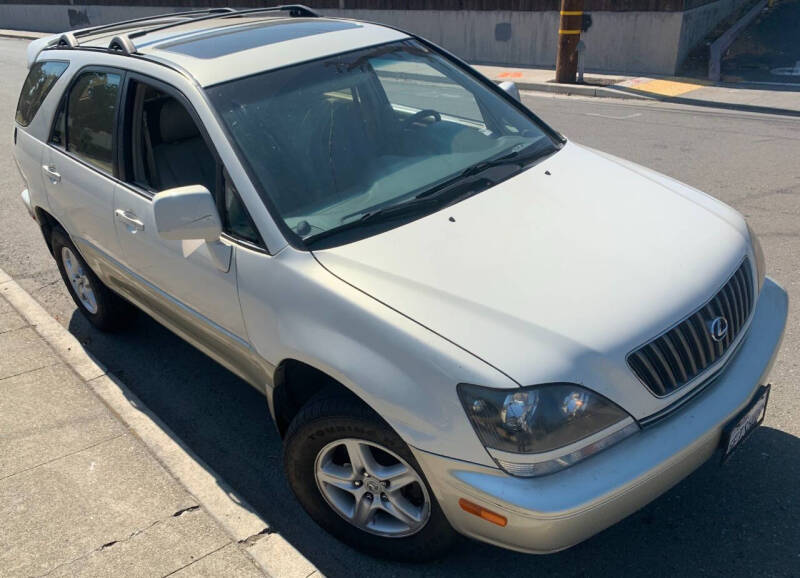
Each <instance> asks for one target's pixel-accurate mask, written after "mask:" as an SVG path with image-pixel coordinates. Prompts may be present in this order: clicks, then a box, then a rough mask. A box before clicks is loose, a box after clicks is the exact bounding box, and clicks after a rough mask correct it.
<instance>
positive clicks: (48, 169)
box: [42, 165, 61, 185]
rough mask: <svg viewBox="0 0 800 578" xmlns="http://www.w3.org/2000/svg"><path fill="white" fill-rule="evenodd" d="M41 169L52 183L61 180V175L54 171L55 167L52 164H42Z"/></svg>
mask: <svg viewBox="0 0 800 578" xmlns="http://www.w3.org/2000/svg"><path fill="white" fill-rule="evenodd" d="M42 171H44V174H46V175H47V178H49V179H50V182H51V183H53V184H54V185H55V184H57V183H60V182H61V175H60V174H59V173H58V171H56V167H54V166H53V165H42Z"/></svg>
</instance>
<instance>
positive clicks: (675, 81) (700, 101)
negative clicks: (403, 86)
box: [475, 65, 800, 116]
mask: <svg viewBox="0 0 800 578" xmlns="http://www.w3.org/2000/svg"><path fill="white" fill-rule="evenodd" d="M475 68H476V69H477V70H478V71H480V72H481V74H483V75H484V76H486V77H487V78H490V79H491V80H493V81H495V82H502V81H504V80H511V81H514V82H515V83H516V84H517V86H518V87H519V88H520V90H533V91H538V92H549V93H553V94H565V95H576V96H597V97H604V98H624V99H639V100H656V101H661V102H673V103H677V104H688V105H694V106H706V107H712V108H724V109H735V110H742V111H745V112H757V113H766V114H784V115H791V116H800V85H797V84H794V85H792V84H786V85H777V84H771V85H768V84H756V83H752V84H744V83H740V84H726V83H717V84H713V83H710V82H707V81H703V80H698V79H692V78H654V77H645V76H637V77H634V76H622V75H610V74H587V75H586V77H585V81H586V84H559V83H556V82H555V80H554V77H555V71H554V70H552V69H549V68H511V67H503V66H483V65H475Z"/></svg>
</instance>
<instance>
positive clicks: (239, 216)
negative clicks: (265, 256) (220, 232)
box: [223, 172, 262, 245]
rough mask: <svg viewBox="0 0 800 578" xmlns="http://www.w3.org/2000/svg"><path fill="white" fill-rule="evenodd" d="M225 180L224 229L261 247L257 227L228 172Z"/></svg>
mask: <svg viewBox="0 0 800 578" xmlns="http://www.w3.org/2000/svg"><path fill="white" fill-rule="evenodd" d="M224 180H225V199H224V205H225V206H224V210H223V214H224V219H225V223H224V228H225V231H226V232H227V233H230V234H231V235H233V236H234V237H239V238H240V239H244V240H245V241H250V242H251V243H255V244H256V245H261V244H262V243H261V238H260V237H259V235H258V231H256V226H255V225H254V224H253V221H252V220H251V219H250V215H249V214H248V213H247V209H245V207H244V204H243V203H242V199H240V198H239V193H238V192H237V191H236V188H235V187H234V186H233V183H232V182H231V180H230V177H228V174H227V172H225V174H224Z"/></svg>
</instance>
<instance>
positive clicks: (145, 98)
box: [109, 74, 248, 357]
mask: <svg viewBox="0 0 800 578" xmlns="http://www.w3.org/2000/svg"><path fill="white" fill-rule="evenodd" d="M124 90H125V102H126V104H125V108H126V110H125V119H126V120H125V124H124V126H123V135H122V139H121V142H122V153H121V154H122V155H123V158H121V159H120V166H121V179H120V180H121V181H122V182H121V183H120V184H118V185H117V186H116V189H115V191H114V207H113V211H111V212H110V215H109V216H110V217H111V216H112V215H113V217H112V218H113V221H114V223H115V226H116V230H117V236H118V238H119V242H120V246H121V248H122V255H123V264H124V265H125V267H126V268H127V269H129V270H130V271H132V272H133V275H132V276H131V278H130V279H121V280H119V283H120V284H122V285H123V286H120V287H119V289H120V290H121V291H122V292H124V293H125V294H128V295H131V296H132V298H133V299H134V300H135V301H136V302H137V303H139V304H140V305H141V306H143V307H144V308H146V309H148V310H149V311H150V312H151V313H153V314H154V315H155V316H156V317H158V318H159V319H160V320H161V321H164V322H165V323H166V324H167V325H169V326H170V327H171V328H172V329H174V330H176V331H177V332H178V333H180V334H182V335H183V336H184V337H186V338H188V339H189V340H190V341H192V342H194V343H195V344H198V341H200V342H202V343H203V344H205V345H206V346H205V347H202V348H203V349H205V350H206V351H207V352H208V349H216V350H217V355H215V357H217V356H218V355H219V354H220V353H221V352H223V351H224V350H226V349H227V348H230V347H233V348H237V347H241V348H248V346H247V339H246V332H245V329H244V323H243V320H242V313H241V308H240V307H239V298H238V294H237V291H236V260H235V255H233V256H232V257H231V260H230V263H229V266H227V267H224V266H223V267H220V266H219V264H218V262H217V261H215V260H214V259H212V256H211V253H210V251H209V246H208V245H207V244H206V243H205V242H204V241H202V240H189V241H167V240H165V239H163V238H161V237H160V236H159V235H158V233H157V231H156V227H155V221H154V217H153V208H152V198H153V196H154V195H155V194H156V193H157V192H159V191H162V190H166V189H170V188H174V187H179V186H185V185H195V184H200V185H204V186H205V187H207V188H208V189H209V190H210V191H212V193H215V192H216V189H217V183H218V182H221V180H222V179H221V169H220V168H219V163H218V161H217V159H216V155H215V154H214V153H213V151H212V149H211V147H210V146H208V144H207V143H206V140H205V139H204V138H203V135H202V134H201V132H200V130H199V128H198V122H197V121H196V120H195V117H194V116H193V115H192V114H191V113H190V112H189V110H190V109H189V108H188V103H187V102H186V101H185V100H184V99H183V98H182V97H181V96H180V95H179V94H177V93H176V92H174V91H173V90H171V89H169V87H165V86H163V85H161V84H160V83H158V82H156V81H149V80H148V81H145V79H142V78H139V77H137V76H136V75H133V74H131V75H129V78H128V82H127V83H126V85H125V88H124Z"/></svg>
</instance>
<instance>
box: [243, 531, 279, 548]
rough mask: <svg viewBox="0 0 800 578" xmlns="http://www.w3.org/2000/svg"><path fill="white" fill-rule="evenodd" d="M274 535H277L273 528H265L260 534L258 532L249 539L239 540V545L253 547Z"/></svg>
mask: <svg viewBox="0 0 800 578" xmlns="http://www.w3.org/2000/svg"><path fill="white" fill-rule="evenodd" d="M274 533H275V530H273V529H272V528H269V527H267V528H264V529H263V530H261V531H260V532H256V533H255V534H253V535H252V536H248V537H247V538H244V539H242V540H239V544H243V545H244V546H252V545H253V544H255V543H256V542H258V541H259V540H261V539H262V538H263V537H264V536H269V535H270V534H274Z"/></svg>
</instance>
